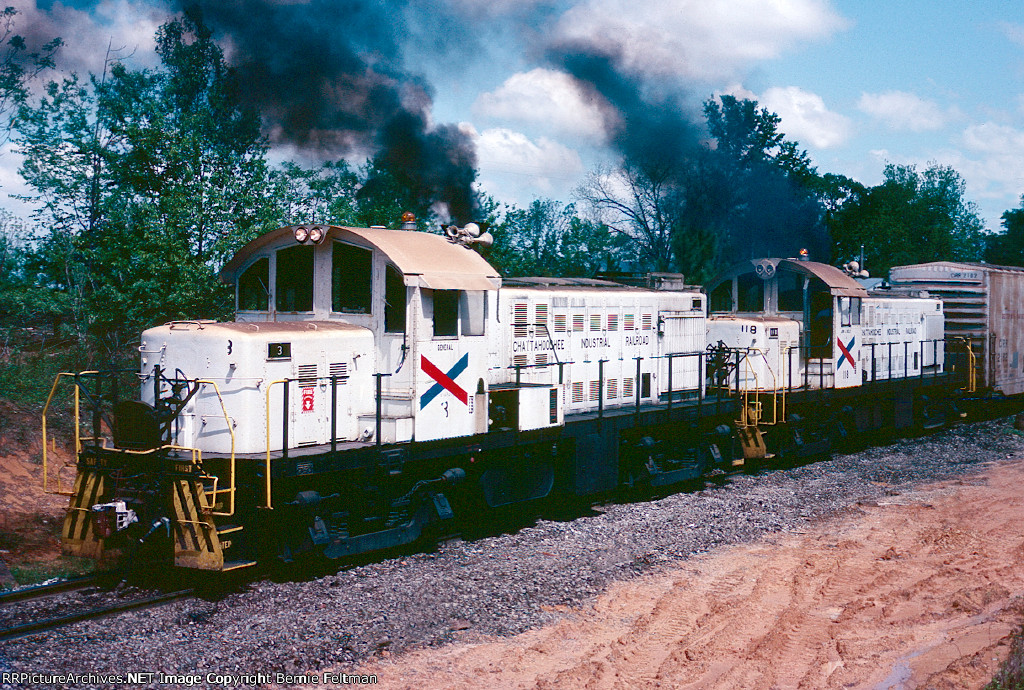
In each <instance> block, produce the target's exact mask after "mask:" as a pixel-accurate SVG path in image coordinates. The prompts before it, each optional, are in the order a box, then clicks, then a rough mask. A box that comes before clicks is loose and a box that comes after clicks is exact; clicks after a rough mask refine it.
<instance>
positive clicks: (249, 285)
mask: <svg viewBox="0 0 1024 690" xmlns="http://www.w3.org/2000/svg"><path fill="white" fill-rule="evenodd" d="M268 309H270V259H268V258H266V257H263V258H262V259H257V260H256V261H254V262H253V264H252V265H251V266H249V268H247V269H245V272H244V273H242V275H241V276H239V278H238V310H239V311H267V310H268Z"/></svg>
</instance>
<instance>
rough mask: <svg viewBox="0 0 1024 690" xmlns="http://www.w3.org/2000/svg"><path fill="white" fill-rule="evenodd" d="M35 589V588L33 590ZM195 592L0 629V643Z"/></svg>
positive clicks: (119, 604)
mask: <svg viewBox="0 0 1024 690" xmlns="http://www.w3.org/2000/svg"><path fill="white" fill-rule="evenodd" d="M33 589H34V588H33ZM73 589H74V588H73V587H68V588H65V589H63V590H61V591H71V590H73ZM193 592H194V590H192V589H182V590H178V591H176V592H164V593H161V594H156V595H153V596H149V597H145V598H142V599H135V600H132V601H127V602H119V603H116V604H112V605H110V606H100V607H95V608H91V609H87V610H85V611H78V612H76V613H72V614H68V615H66V616H55V617H52V618H46V619H43V620H38V621H30V622H28V623H21V624H18V625H14V626H11V627H8V628H4V629H0V642H2V641H6V640H13V639H16V638H19V637H25V636H26V635H33V634H36V633H41V632H46V631H49V630H55V629H57V628H61V627H64V626H65V625H70V624H72V623H78V622H81V621H86V620H95V619H97V618H104V617H106V616H112V615H115V614H118V613H124V612H125V611H134V610H136V609H145V608H150V607H153V606H158V605H160V604H166V603H169V602H171V601H175V600H176V599H182V598H184V597H187V596H189V595H191V594H192V593H193ZM55 593H56V592H52V591H51V592H47V594H46V595H49V594H55Z"/></svg>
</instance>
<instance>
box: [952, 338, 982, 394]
mask: <svg viewBox="0 0 1024 690" xmlns="http://www.w3.org/2000/svg"><path fill="white" fill-rule="evenodd" d="M956 340H959V341H960V342H962V343H963V344H964V347H965V348H966V349H967V385H966V386H965V387H964V388H961V390H962V391H963V392H965V393H976V392H977V390H978V372H977V369H976V366H977V357H975V355H974V348H973V347H971V339H969V338H964V337H963V336H957V337H956Z"/></svg>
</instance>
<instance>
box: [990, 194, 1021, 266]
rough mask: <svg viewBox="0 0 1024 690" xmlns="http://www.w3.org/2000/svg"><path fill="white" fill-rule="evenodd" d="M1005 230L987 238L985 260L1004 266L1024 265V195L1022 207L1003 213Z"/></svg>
mask: <svg viewBox="0 0 1024 690" xmlns="http://www.w3.org/2000/svg"><path fill="white" fill-rule="evenodd" d="M1002 221H1003V222H1002V225H1003V231H1002V232H1000V233H995V234H992V235H989V236H987V237H986V238H985V261H988V262H989V263H993V264H999V265H1002V266H1024V196H1022V197H1021V199H1020V208H1015V209H1011V210H1009V211H1006V212H1005V213H1003V218H1002Z"/></svg>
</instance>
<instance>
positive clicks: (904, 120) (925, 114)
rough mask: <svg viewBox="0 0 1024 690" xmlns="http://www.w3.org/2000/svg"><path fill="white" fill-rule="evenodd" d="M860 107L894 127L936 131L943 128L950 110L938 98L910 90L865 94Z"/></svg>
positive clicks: (917, 130)
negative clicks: (926, 96)
mask: <svg viewBox="0 0 1024 690" xmlns="http://www.w3.org/2000/svg"><path fill="white" fill-rule="evenodd" d="M857 107H858V108H860V110H861V111H862V112H864V113H867V114H868V115H871V116H872V117H875V118H877V119H879V120H882V121H883V122H885V123H886V124H887V125H888V126H889V127H891V128H892V129H894V130H910V131H911V132H929V131H935V130H938V129H942V128H943V127H944V126H945V125H946V122H947V120H948V119H949V113H947V112H946V111H943V110H942V108H940V107H939V105H938V104H937V103H935V102H934V101H928V100H925V99H923V98H921V97H920V96H918V95H916V94H913V93H908V92H906V91H886V92H884V93H862V94H861V96H860V100H858V101H857Z"/></svg>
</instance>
